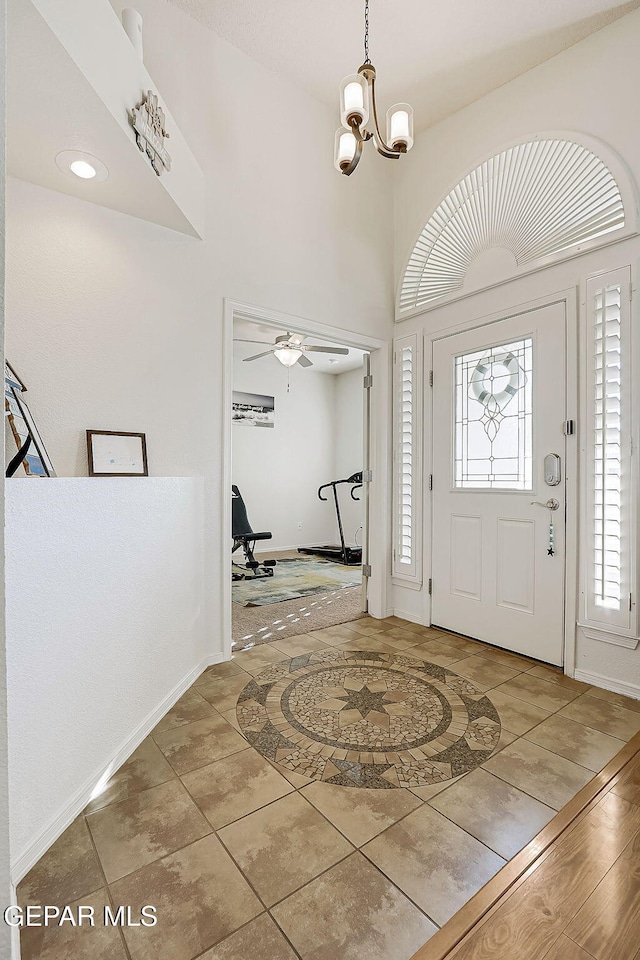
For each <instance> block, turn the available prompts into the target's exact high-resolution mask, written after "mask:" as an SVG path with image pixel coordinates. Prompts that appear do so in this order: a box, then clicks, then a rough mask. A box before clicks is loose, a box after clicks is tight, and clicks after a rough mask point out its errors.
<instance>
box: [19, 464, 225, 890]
mask: <svg viewBox="0 0 640 960" xmlns="http://www.w3.org/2000/svg"><path fill="white" fill-rule="evenodd" d="M6 505H7V517H6V525H7V526H6V538H7V559H8V563H7V587H6V593H7V637H8V640H7V661H8V701H9V769H10V775H9V788H10V813H11V858H12V866H13V871H14V878H15V879H16V880H17V879H19V877H20V876H21V875H22V874H24V872H26V870H27V869H28V868H29V867H30V866H31V865H32V863H33V862H34V861H35V859H37V858H38V857H39V856H40V855H41V854H42V853H43V852H44V850H45V849H46V847H47V846H48V845H49V844H50V843H51V842H52V841H53V840H54V839H55V838H56V836H57V835H58V833H59V832H60V831H61V830H62V829H64V828H65V827H66V826H67V825H68V823H69V822H70V819H71V818H72V817H73V816H75V815H76V814H77V813H78V812H79V811H80V809H81V808H82V807H83V806H84V805H85V804H86V802H87V800H88V799H89V792H90V790H91V789H92V788H93V787H94V786H95V785H96V783H97V782H98V780H99V779H100V777H101V776H102V775H103V774H104V772H105V769H106V768H107V766H108V765H109V764H110V763H111V762H112V761H114V760H116V759H117V760H118V761H119V763H121V762H122V761H123V760H124V759H126V756H128V754H129V753H130V752H131V751H132V750H133V749H134V748H135V747H136V746H137V743H138V742H139V741H140V740H141V739H142V737H143V736H145V735H146V734H147V733H148V732H149V729H150V727H151V726H153V725H154V723H155V722H157V720H158V719H159V718H160V715H162V713H164V712H165V711H166V710H167V709H168V707H169V706H170V705H171V703H172V702H173V700H174V699H175V698H176V697H177V696H178V695H179V694H180V693H181V691H182V689H183V688H184V686H185V684H187V683H190V682H191V681H192V680H193V679H195V676H196V675H197V674H198V673H199V672H200V671H201V670H202V669H204V666H205V663H206V662H207V659H208V658H207V643H206V642H205V637H204V635H203V618H202V607H203V593H204V588H203V577H202V571H203V565H202V549H203V534H202V481H198V480H192V479H186V478H176V479H159V478H155V479H152V478H148V479H147V478H134V479H128V478H114V479H101V478H92V479H88V478H86V479H82V478H78V479H59V480H38V479H35V480H34V479H27V478H23V479H17V478H16V479H13V480H9V481H7V504H6ZM209 659H210V658H209ZM158 711H160V714H159V715H158ZM16 873H17V874H18V876H15V874H16Z"/></svg>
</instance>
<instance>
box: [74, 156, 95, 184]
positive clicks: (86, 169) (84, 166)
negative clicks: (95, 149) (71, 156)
mask: <svg viewBox="0 0 640 960" xmlns="http://www.w3.org/2000/svg"><path fill="white" fill-rule="evenodd" d="M69 169H70V170H71V173H75V175H76V177H80V178H81V179H82V180H93V178H94V177H95V175H96V173H97V171H96V168H95V167H92V166H91V164H90V163H87V161H86V160H74V161H73V163H70V164H69Z"/></svg>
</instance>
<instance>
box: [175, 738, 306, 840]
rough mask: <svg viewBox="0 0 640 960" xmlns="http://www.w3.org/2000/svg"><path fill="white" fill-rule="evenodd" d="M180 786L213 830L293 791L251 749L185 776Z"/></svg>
mask: <svg viewBox="0 0 640 960" xmlns="http://www.w3.org/2000/svg"><path fill="white" fill-rule="evenodd" d="M182 782H183V783H184V785H185V787H186V788H187V790H188V791H189V793H190V794H191V796H192V797H193V799H194V800H195V801H196V803H197V804H198V806H199V807H200V809H201V810H202V812H203V813H204V815H205V817H206V818H207V820H208V821H209V823H211V824H212V826H214V827H215V828H216V830H217V829H218V828H219V827H224V826H225V825H226V824H227V823H231V822H232V821H233V820H239V819H240V817H244V816H246V814H248V813H253V811H254V810H258V809H259V808H260V807H264V806H266V805H267V804H268V803H272V802H273V801H274V800H279V799H280V797H284V796H285V795H286V794H287V793H291V792H292V791H293V787H292V785H291V784H290V783H289V782H288V780H285V778H284V777H281V776H280V774H279V773H278V772H277V771H276V770H275V768H274V767H273V766H272V765H271V764H270V763H269V761H268V760H265V758H264V757H262V756H261V755H260V754H259V753H258V752H257V750H254V749H253V748H251V747H250V748H249V749H248V750H242V751H241V752H240V753H234V754H233V755H232V756H230V757H226V758H225V759H224V760H217V761H216V762H215V763H211V764H209V766H207V767H201V768H200V769H199V770H194V771H193V772H192V773H185V774H184V776H183V777H182Z"/></svg>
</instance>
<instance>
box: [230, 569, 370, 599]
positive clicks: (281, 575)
mask: <svg viewBox="0 0 640 960" xmlns="http://www.w3.org/2000/svg"><path fill="white" fill-rule="evenodd" d="M360 583H362V571H361V568H360V567H345V566H343V565H342V564H339V563H332V562H331V561H327V560H318V559H315V558H314V559H311V558H309V559H307V558H305V559H297V560H279V561H278V563H277V565H276V566H275V567H274V573H273V577H269V578H268V579H267V578H261V579H259V580H252V579H249V578H248V579H246V580H237V581H236V582H235V583H234V584H233V602H234V603H237V604H239V605H240V606H242V607H263V606H266V605H267V604H270V603H281V602H282V601H284V600H299V599H300V598H301V597H308V596H311V595H312V594H315V593H327V592H329V591H331V590H343V589H345V588H346V587H355V586H358V585H359V584H360Z"/></svg>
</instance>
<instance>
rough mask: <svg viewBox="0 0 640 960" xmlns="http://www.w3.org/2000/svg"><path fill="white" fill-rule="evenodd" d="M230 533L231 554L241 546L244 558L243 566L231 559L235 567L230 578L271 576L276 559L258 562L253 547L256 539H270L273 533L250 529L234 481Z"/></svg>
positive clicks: (242, 578)
mask: <svg viewBox="0 0 640 960" xmlns="http://www.w3.org/2000/svg"><path fill="white" fill-rule="evenodd" d="M231 535H232V536H233V547H232V548H231V556H232V557H233V554H234V553H235V552H236V550H239V549H240V547H242V551H243V553H244V559H245V565H244V568H242V567H241V566H240V564H239V563H237V562H236V561H235V560H233V559H232V561H231V562H232V565H233V567H235V568H236V569H235V570H232V573H231V577H232V579H233V580H246V579H247V577H250V578H251V579H252V580H258V579H260V577H272V576H273V568H274V567H275V565H276V561H275V560H263V561H262V563H259V562H258V561H257V560H256V558H255V556H254V553H253V548H254V546H255V545H256V543H257V541H258V540H271V538H272V537H273V534H272V533H271V532H270V531H266V530H265V531H263V532H262V533H256V531H255V530H253V529H252V527H251V524H250V523H249V517H248V516H247V508H246V506H245V502H244V500H243V499H242V494H241V493H240V490H239V489H238V487H237V486H236V485H235V483H234V484H233V486H232V487H231ZM246 570H248V571H249V573H246V572H245V571H246Z"/></svg>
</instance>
